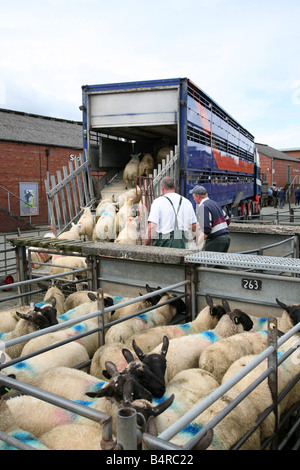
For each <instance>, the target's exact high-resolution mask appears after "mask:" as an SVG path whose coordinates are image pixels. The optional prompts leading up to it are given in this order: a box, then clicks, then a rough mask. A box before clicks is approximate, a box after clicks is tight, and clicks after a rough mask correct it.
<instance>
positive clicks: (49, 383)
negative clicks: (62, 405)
mask: <svg viewBox="0 0 300 470" xmlns="http://www.w3.org/2000/svg"><path fill="white" fill-rule="evenodd" d="M106 383H107V382H105V381H103V380H99V378H97V377H93V376H92V375H91V374H88V373H87V372H84V371H82V370H77V369H71V368H70V367H51V368H50V369H48V370H46V371H45V372H42V373H41V374H39V375H38V376H36V377H35V378H34V379H33V380H32V383H31V385H33V386H34V387H37V388H39V389H42V390H46V391H47V392H50V393H54V394H55V395H59V396H61V397H64V398H67V399H69V400H81V401H84V400H87V396H86V394H87V393H88V392H94V391H96V390H99V389H101V387H103V385H105V384H106Z"/></svg>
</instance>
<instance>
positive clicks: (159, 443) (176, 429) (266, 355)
mask: <svg viewBox="0 0 300 470" xmlns="http://www.w3.org/2000/svg"><path fill="white" fill-rule="evenodd" d="M269 321H270V322H272V323H275V324H276V319H275V318H270V320H269ZM275 331H276V333H277V330H275ZM299 331H300V323H299V324H298V325H296V326H295V327H294V328H292V329H291V330H289V331H288V332H287V333H286V334H285V335H283V336H282V337H281V338H280V339H279V340H278V341H277V344H276V342H272V344H270V342H269V346H268V347H267V348H266V349H265V350H264V351H263V352H262V353H260V354H258V355H257V356H256V357H255V358H254V359H253V360H252V361H251V362H250V363H249V364H247V365H245V366H244V367H243V368H242V369H241V370H240V371H239V372H237V373H236V374H235V375H234V376H233V377H231V378H230V379H229V380H227V381H226V382H224V383H223V384H222V385H221V386H220V387H218V388H217V389H216V390H214V391H213V392H212V393H210V394H209V395H208V396H207V397H206V398H204V399H203V400H202V401H201V402H200V403H199V404H198V405H196V406H194V408H192V409H191V410H190V411H189V412H188V413H186V414H185V415H184V416H182V417H181V418H179V419H178V420H177V421H176V423H174V424H173V425H171V426H170V427H168V428H167V429H166V430H164V431H163V432H161V433H160V435H159V437H156V436H152V435H150V434H147V433H144V435H143V440H144V442H145V443H146V447H147V449H150V450H154V449H155V450H177V451H178V450H181V451H182V450H191V449H193V448H194V447H195V445H196V444H197V443H198V442H199V441H200V440H201V439H202V437H204V436H205V434H206V433H207V431H208V430H210V429H213V428H214V427H215V426H216V425H217V424H218V423H219V422H221V421H222V419H224V418H225V417H226V416H227V415H228V414H229V413H230V411H231V410H232V409H233V408H234V407H235V406H236V405H237V404H239V403H240V402H242V400H243V399H244V398H245V397H246V396H248V395H249V394H250V393H251V392H252V391H253V390H254V389H255V388H256V387H257V386H258V385H259V384H260V383H261V382H262V381H263V380H265V379H266V378H267V377H270V375H271V374H275V375H276V377H275V381H276V382H277V366H276V364H277V352H278V348H279V347H280V346H281V345H282V344H284V343H285V342H286V341H287V340H288V339H289V338H291V336H293V335H294V334H297V333H298V332H299ZM273 333H274V330H273ZM299 346H300V339H299V341H298V343H296V344H295V345H294V346H293V348H291V349H290V350H289V351H288V352H287V353H286V354H285V355H284V356H283V357H281V358H279V359H278V365H280V364H281V363H282V362H283V361H284V360H285V359H286V358H287V357H288V356H289V355H291V354H292V353H293V352H295V350H296V349H297V348H298V347H299ZM265 359H268V368H267V370H266V371H265V372H264V373H263V374H262V375H260V376H259V377H258V378H257V379H256V380H255V381H254V382H252V383H251V384H250V385H249V386H248V387H247V388H246V389H245V390H244V391H243V393H241V394H240V395H239V396H238V397H236V398H235V399H234V400H233V401H232V402H231V403H230V404H229V405H228V406H227V407H226V408H224V409H223V410H222V411H221V412H220V413H219V414H217V415H216V416H215V417H214V418H213V419H212V420H211V422H209V423H208V424H206V425H205V426H203V427H202V429H201V430H199V432H198V433H197V434H196V435H195V436H194V437H193V438H191V439H190V440H189V441H188V442H187V443H186V444H184V445H183V446H182V447H181V446H178V445H175V444H172V443H170V442H169V441H170V440H171V439H172V438H173V437H174V436H175V435H177V434H178V433H180V432H181V431H182V430H183V429H184V428H185V427H186V426H187V425H189V424H190V423H191V422H192V421H193V420H194V419H196V418H197V417H198V416H200V415H201V413H203V412H204V411H205V410H206V409H208V408H209V407H210V406H211V405H212V404H213V403H215V402H216V401H217V400H218V399H219V398H221V397H222V396H223V395H224V394H225V393H226V392H228V391H229V390H230V389H231V388H232V387H234V385H236V384H237V383H238V382H239V381H240V380H242V379H243V378H244V377H245V376H246V375H247V374H248V373H249V372H251V371H252V370H253V369H255V367H257V366H258V365H259V364H261V363H262V362H263V361H264V360H265ZM299 379H300V373H299V374H298V378H297V380H299ZM283 396H284V393H283V392H282V394H281V397H280V398H282V397H283ZM279 402H280V399H279V397H278V400H277V399H276V400H275V404H273V406H272V407H271V408H270V409H268V413H270V412H271V411H275V416H276V417H277V420H276V421H278V404H279ZM299 404H300V402H299ZM299 404H298V405H299ZM265 417H266V416H264V418H265ZM260 424H261V421H260V420H258V422H257V423H256V425H255V426H254V427H253V428H251V430H250V431H251V432H254V431H255V429H256V428H257V427H259V425H260ZM298 425H299V422H298ZM277 428H278V423H276V424H275V431H278V429H277ZM275 431H274V433H275ZM274 433H273V435H272V436H270V437H269V439H268V443H267V444H269V442H270V441H271V440H272V439H274V440H275V441H276V439H277V435H276V436H275V435H274ZM247 437H249V436H248V435H247ZM243 442H244V441H243V440H241V441H240V442H239V444H238V445H237V446H235V448H238V447H240V445H241V444H242V443H243ZM274 447H275V448H278V445H277V443H276V442H275V446H274ZM281 447H282V446H281Z"/></svg>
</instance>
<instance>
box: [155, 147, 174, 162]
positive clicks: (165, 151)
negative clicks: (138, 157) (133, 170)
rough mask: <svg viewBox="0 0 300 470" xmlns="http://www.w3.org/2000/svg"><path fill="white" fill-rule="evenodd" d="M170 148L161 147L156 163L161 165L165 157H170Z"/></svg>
mask: <svg viewBox="0 0 300 470" xmlns="http://www.w3.org/2000/svg"><path fill="white" fill-rule="evenodd" d="M171 150H172V147H162V148H161V149H160V150H159V151H158V152H157V156H156V162H157V163H161V162H162V161H163V160H164V159H166V157H167V155H170V152H171Z"/></svg>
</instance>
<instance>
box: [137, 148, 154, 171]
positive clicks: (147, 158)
mask: <svg viewBox="0 0 300 470" xmlns="http://www.w3.org/2000/svg"><path fill="white" fill-rule="evenodd" d="M153 169H154V159H153V157H152V155H151V153H146V154H145V155H144V156H143V158H142V159H141V161H140V164H139V176H149V175H151V174H152V173H153Z"/></svg>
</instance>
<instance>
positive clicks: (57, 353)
mask: <svg viewBox="0 0 300 470" xmlns="http://www.w3.org/2000/svg"><path fill="white" fill-rule="evenodd" d="M88 360H89V356H88V353H87V352H86V349H85V347H84V346H82V345H81V344H79V343H77V342H74V341H73V342H71V343H67V344H64V345H62V346H59V347H57V348H55V349H52V350H50V351H46V352H43V353H41V354H39V355H37V356H34V357H31V358H30V359H26V360H23V361H21V362H18V363H16V364H14V365H12V366H8V367H6V368H5V369H3V373H5V374H6V375H10V374H13V375H15V378H16V379H17V380H20V381H21V382H25V383H29V384H30V383H31V382H32V380H33V379H34V378H35V377H37V376H38V375H39V374H41V373H42V372H44V371H45V370H47V369H50V368H51V367H62V366H64V367H76V366H78V365H79V364H83V363H85V362H87V361H88ZM83 370H84V371H85V370H87V369H86V368H83Z"/></svg>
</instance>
